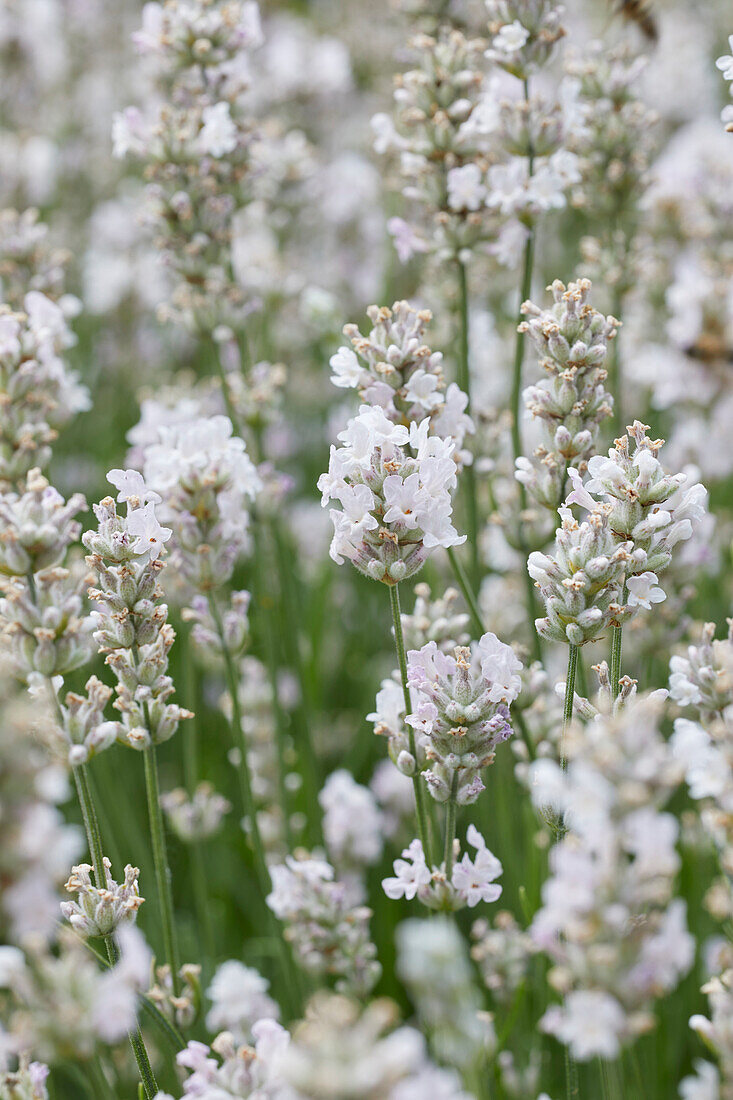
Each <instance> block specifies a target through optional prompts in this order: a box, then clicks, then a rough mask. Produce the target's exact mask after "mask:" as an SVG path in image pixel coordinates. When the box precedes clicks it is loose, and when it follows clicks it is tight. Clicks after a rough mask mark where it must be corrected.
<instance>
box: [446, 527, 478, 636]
mask: <svg viewBox="0 0 733 1100" xmlns="http://www.w3.org/2000/svg"><path fill="white" fill-rule="evenodd" d="M448 561H449V562H450V564H451V569H452V570H453V575H454V576H455V578H456V580H457V582H458V587H459V588H460V590H461V592H462V594H463V598H464V600H465V601H466V607H467V608H468V610H469V614H470V615H471V619H472V620H473V625H474V626H475V627H476V630H477V631H478V633H479V636H480V635H482V634H485V633H486V627H485V626H484V621H483V619H482V618H481V612H480V610H479V606H478V601H477V600H476V596H475V594H474V591H473V588H472V587H471V582H470V581H469V579H468V577H467V576H466V570H465V569H464V568H463V566H462V565H461V561H460V558H459V557H458V555H457V554H456V551H455V547H454V546H449V547H448Z"/></svg>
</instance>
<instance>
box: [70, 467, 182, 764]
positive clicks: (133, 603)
mask: <svg viewBox="0 0 733 1100" xmlns="http://www.w3.org/2000/svg"><path fill="white" fill-rule="evenodd" d="M133 475H134V471H127V472H123V471H113V472H112V474H111V475H110V479H111V480H112V481H113V483H114V484H115V485H116V486H117V487H118V488H119V489H120V493H119V498H120V499H123V500H126V501H127V504H128V511H127V515H126V516H120V515H118V513H117V506H116V504H115V502H114V501H113V500H112V498H111V497H106V498H105V499H104V500H103V501H101V503H100V504H97V505H95V506H94V514H95V515H96V517H97V520H98V524H99V526H98V529H97V530H96V531H88V532H87V533H86V534H85V535H84V536H83V542H84V545H85V546H86V548H87V549H88V550H89V552H90V553H89V557H88V558H87V562H88V564H89V566H90V567H91V568H92V569H93V570H94V573H95V575H96V578H97V587H96V588H91V589H90V590H89V597H90V599H91V600H93V601H94V603H95V605H96V607H97V610H96V611H94V612H92V617H93V619H94V621H95V625H96V628H97V629H96V630H95V633H94V638H95V641H96V642H97V645H98V646H99V649H100V651H101V652H102V653H104V654H106V657H105V660H106V663H107V664H108V665H109V667H110V668H111V669H112V671H113V672H114V674H115V676H116V677H117V696H118V698H117V700H116V702H115V707H116V709H117V710H119V711H120V713H121V721H120V722H119V723H118V734H117V736H118V739H119V740H124V741H125V742H127V744H129V745H132V746H133V747H134V748H138V749H144V748H147V747H148V745H150V743H151V742H152V743H155V744H158V743H160V742H161V741H167V740H168V738H169V737H172V736H173V734H174V733H175V731H176V729H177V726H178V722H179V721H180V720H181V719H182V718H187V717H190V712H189V711H186V710H183V709H182V708H181V707H179V706H176V705H175V704H173V703H169V702H168V699H169V698H170V696H171V695H172V693H173V690H174V688H173V681H172V680H171V678H170V676H169V675H168V654H169V652H170V649H171V646H172V645H173V641H174V639H175V632H174V630H173V627H172V626H171V625H170V624H169V623H168V622H167V618H168V608H167V606H166V605H165V604H164V603H162V602H161V596H162V591H161V589H160V586H159V584H158V574H159V572H160V570H161V569H162V568H163V562H162V561H161V560H160V557H159V555H160V553H161V550H162V548H163V545H164V543H165V542H166V541H167V540H168V538H169V537H170V530H168V529H167V528H164V527H161V526H160V524H159V523H158V520H157V518H156V516H155V511H154V505H155V501H156V500H157V495H156V494H155V493H151V492H150V491H149V490H147V489H146V487H145V486H144V483H143V482H142V478H140V475H139V474H137V475H135V476H134V477H133ZM138 479H139V481H138ZM138 494H141V495H138ZM151 498H152V499H151ZM144 501H146V503H144Z"/></svg>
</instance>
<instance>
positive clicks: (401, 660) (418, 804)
mask: <svg viewBox="0 0 733 1100" xmlns="http://www.w3.org/2000/svg"><path fill="white" fill-rule="evenodd" d="M389 603H390V607H391V609H392V626H393V628H394V640H395V648H396V650H397V662H398V664H399V666H400V678H401V680H402V694H403V697H404V700H405V719H406V718H407V715H408V714H412V700H411V699H410V689H409V687H408V686H407V654H406V653H405V639H404V636H403V634H402V616H401V612H400V593H399V585H398V584H393V585H390V588H389ZM405 728H406V730H407V740H408V744H409V746H410V755H411V756H412V758H413V760H414V761H415V774H414V775H413V777H412V789H413V791H414V792H415V813H416V815H417V832H418V836H419V838H420V843H421V844H422V848H423V852H424V853H425V857H426V859H428V860H429V859H430V848H429V846H428V837H429V833H428V820H427V814H426V812H425V791H424V788H423V785H422V783H421V782H420V776H419V775H418V774H417V748H416V745H415V731H414V729H413V728H412V726H410V725H408V724H407V722H406V721H405Z"/></svg>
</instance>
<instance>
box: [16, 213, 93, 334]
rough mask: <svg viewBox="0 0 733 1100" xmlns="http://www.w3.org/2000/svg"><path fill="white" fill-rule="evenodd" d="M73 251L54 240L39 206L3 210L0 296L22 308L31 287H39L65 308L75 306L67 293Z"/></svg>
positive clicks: (36, 288)
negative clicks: (41, 217)
mask: <svg viewBox="0 0 733 1100" xmlns="http://www.w3.org/2000/svg"><path fill="white" fill-rule="evenodd" d="M70 259H71V253H70V252H68V250H67V249H65V248H58V247H56V246H54V245H53V244H52V242H51V237H50V233H49V228H48V226H47V225H46V224H45V223H44V222H42V221H40V219H39V214H38V210H36V209H35V208H34V207H29V208H28V209H27V210H13V209H11V208H10V209H5V210H0V300H2V301H3V302H7V304H8V305H9V306H10V307H11V308H12V309H17V310H21V309H22V308H23V298H24V297H25V295H26V294H27V293H28V291H29V290H30V291H38V292H40V293H41V294H43V295H45V297H46V298H50V299H51V300H52V301H54V302H58V301H59V299H61V300H62V303H61V304H62V309H63V308H64V307H65V308H66V312H67V314H68V312H69V311H70V310H71V309H72V308H73V307H74V305H75V300H73V299H72V298H71V295H64V285H65V282H66V268H67V266H68V264H69V261H70Z"/></svg>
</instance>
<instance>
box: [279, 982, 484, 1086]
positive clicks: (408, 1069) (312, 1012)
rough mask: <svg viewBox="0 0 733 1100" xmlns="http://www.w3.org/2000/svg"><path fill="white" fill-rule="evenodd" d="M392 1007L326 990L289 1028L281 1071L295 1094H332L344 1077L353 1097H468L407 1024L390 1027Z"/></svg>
mask: <svg viewBox="0 0 733 1100" xmlns="http://www.w3.org/2000/svg"><path fill="white" fill-rule="evenodd" d="M397 1018H398V1017H397V1007H396V1005H394V1004H393V1002H391V1001H388V1000H386V999H385V998H377V999H376V1000H373V1001H371V1002H370V1003H369V1004H368V1005H366V1007H364V1008H362V1006H361V1005H360V1004H359V1003H358V1002H357V1001H354V1000H351V999H349V998H347V997H343V996H334V995H333V994H329V993H326V992H325V991H323V992H321V993H318V994H316V995H315V996H314V997H313V998H312V999H311V1001H310V1002H309V1003H308V1005H307V1007H306V1015H305V1020H303V1022H302V1023H301V1024H299V1025H298V1026H297V1027H296V1028H295V1029H294V1032H293V1037H292V1040H291V1043H290V1046H289V1047H288V1051H287V1056H286V1058H285V1060H284V1066H283V1076H284V1078H285V1080H286V1082H287V1084H288V1085H289V1086H290V1088H291V1089H293V1092H294V1095H295V1097H297V1098H298V1100H325V1097H329V1100H330V1098H332V1100H336V1096H337V1095H338V1092H337V1090H341V1091H343V1087H344V1082H348V1086H347V1087H348V1089H349V1092H350V1094H351V1096H352V1097H353V1100H371V1098H372V1097H377V1096H378V1097H380V1098H382V1097H383V1098H384V1100H422V1098H423V1097H426V1096H430V1097H434V1098H435V1100H469V1098H468V1094H467V1093H466V1092H465V1091H464V1089H463V1088H462V1087H461V1082H460V1078H459V1077H458V1075H457V1074H456V1073H455V1072H454V1071H452V1070H446V1069H440V1068H438V1067H437V1066H435V1065H433V1064H432V1063H431V1062H430V1060H429V1059H428V1057H427V1053H426V1050H425V1040H424V1038H423V1036H422V1035H421V1034H420V1032H419V1031H416V1030H415V1028H412V1027H398V1028H395V1024H396V1022H397Z"/></svg>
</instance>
